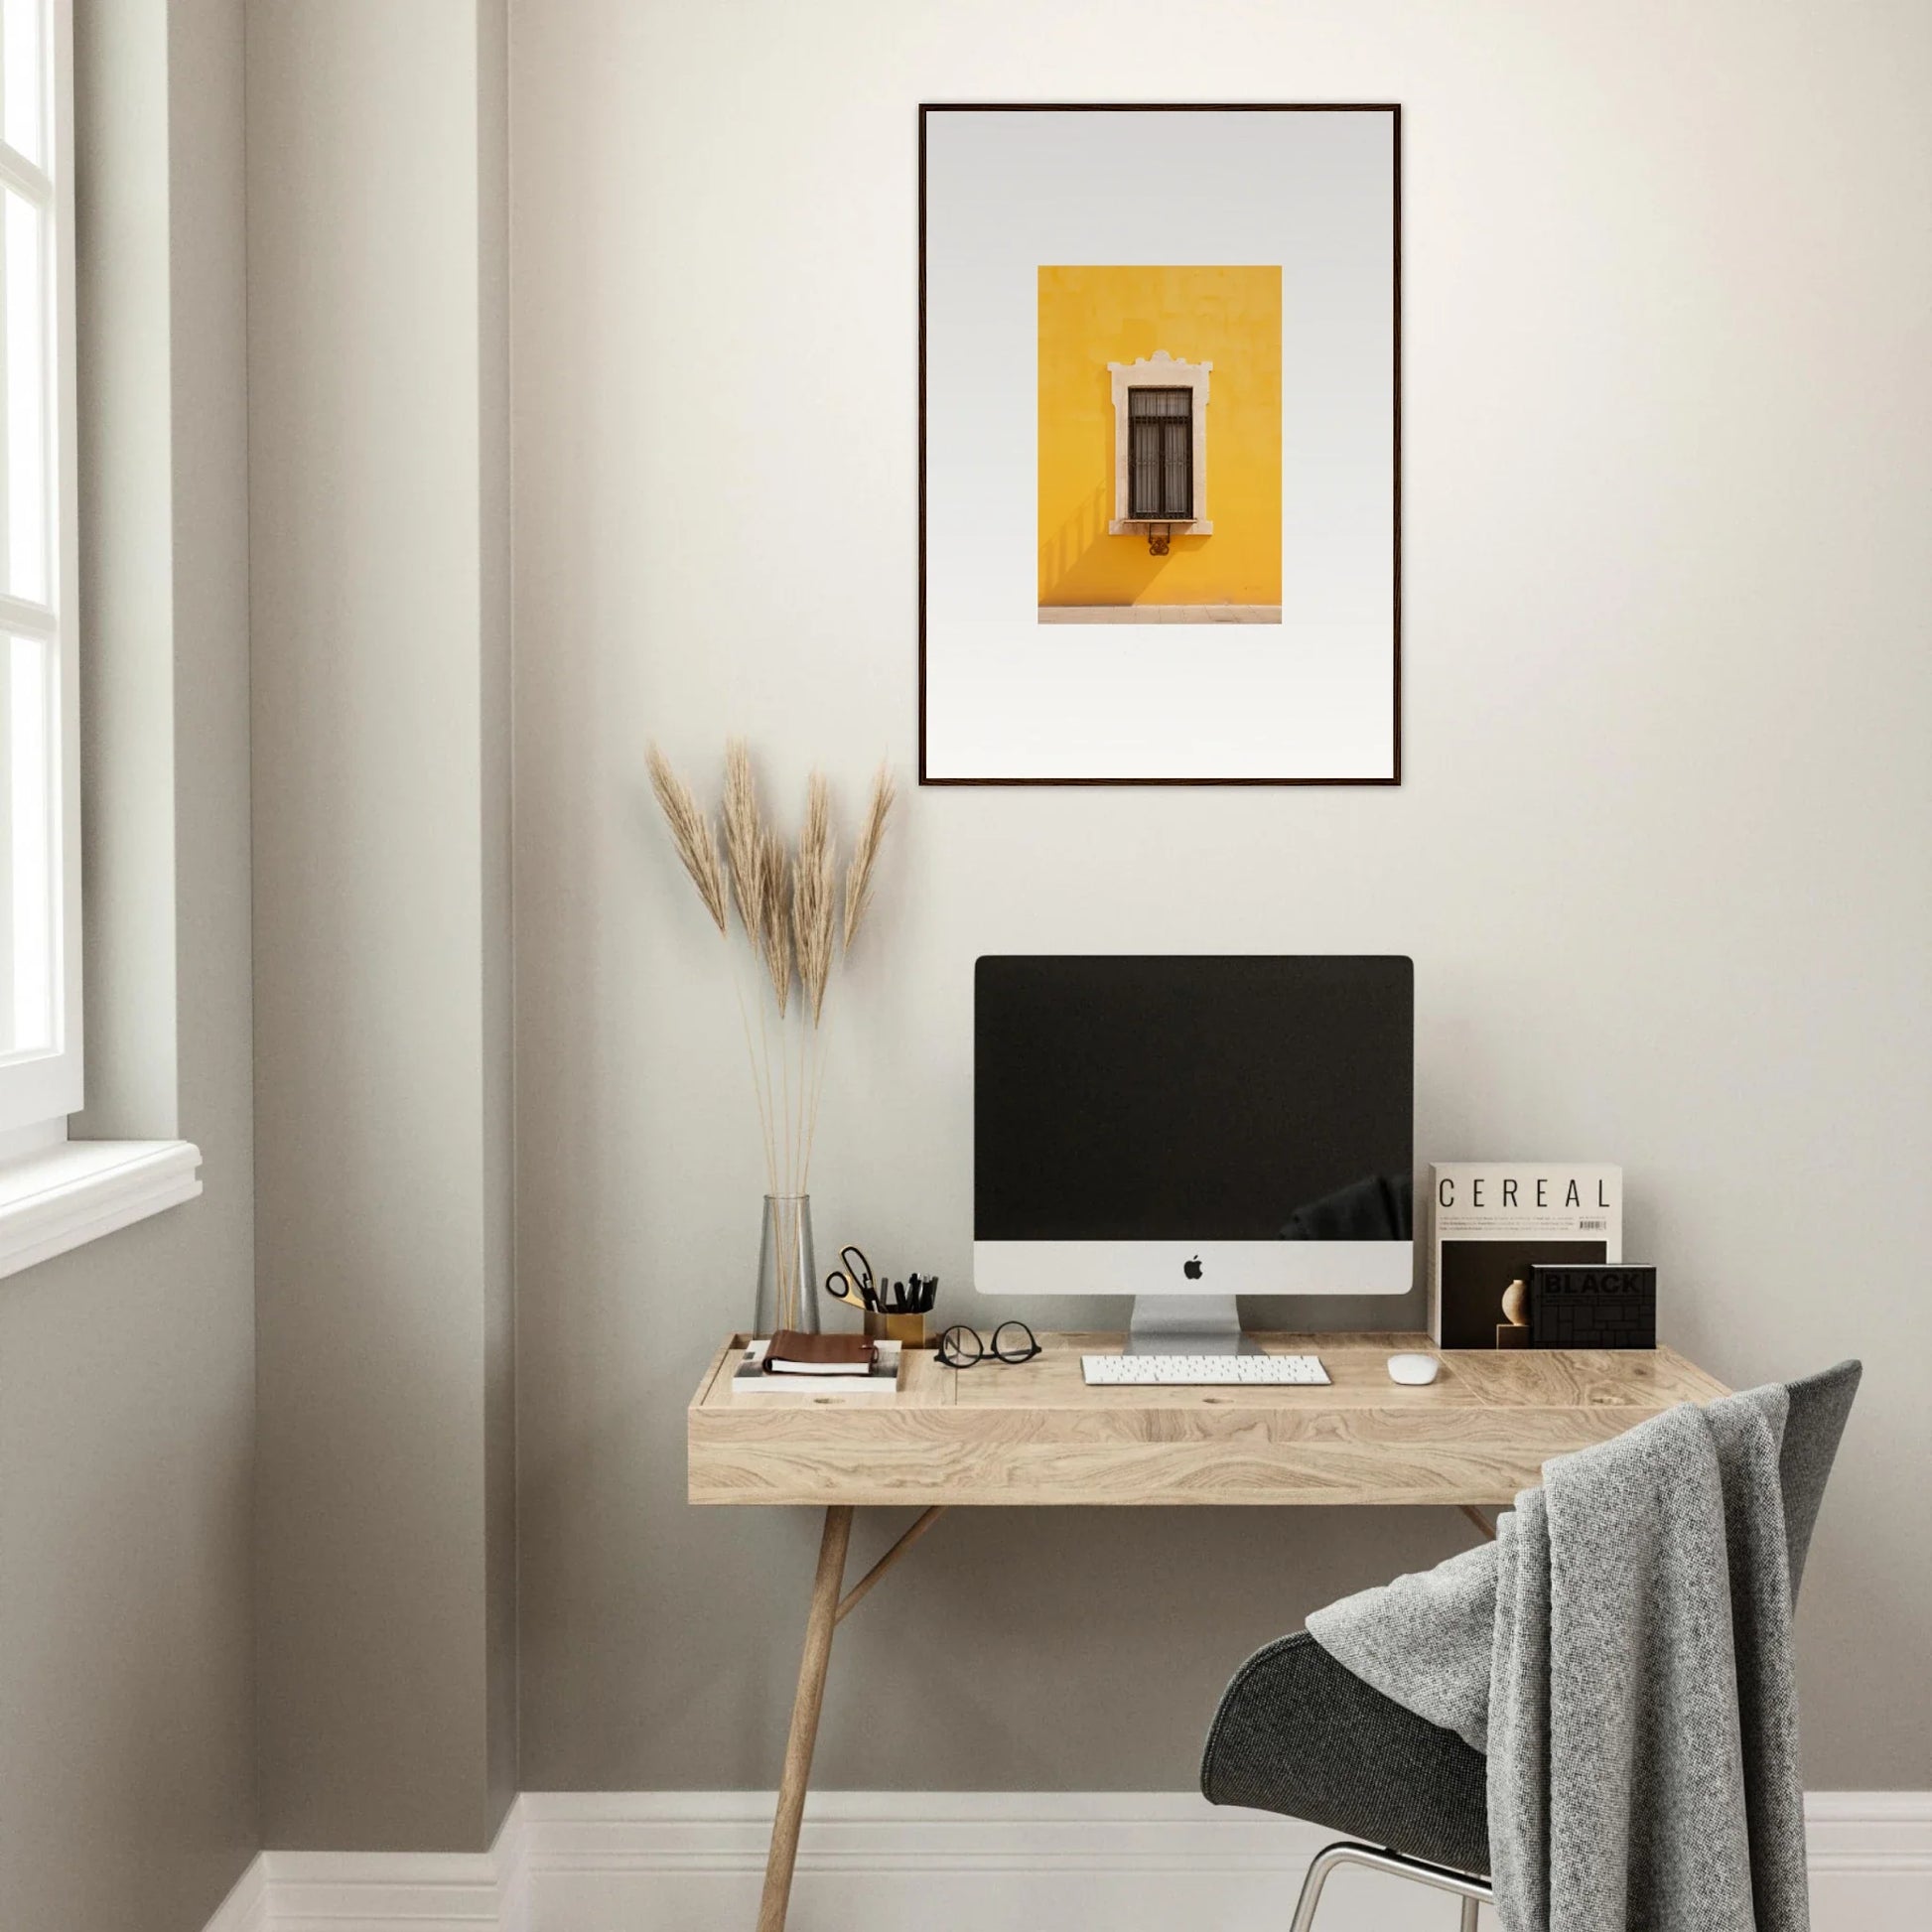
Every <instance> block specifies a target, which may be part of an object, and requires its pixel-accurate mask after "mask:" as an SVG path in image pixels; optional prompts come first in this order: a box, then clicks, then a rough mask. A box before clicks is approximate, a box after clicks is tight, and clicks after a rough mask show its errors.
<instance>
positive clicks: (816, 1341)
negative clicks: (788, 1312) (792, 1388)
mask: <svg viewBox="0 0 1932 1932" xmlns="http://www.w3.org/2000/svg"><path fill="white" fill-rule="evenodd" d="M878 1359H879V1349H878V1346H877V1345H876V1344H875V1343H874V1341H873V1340H872V1338H871V1337H870V1336H869V1335H808V1334H804V1333H801V1332H800V1331H799V1330H798V1329H796V1328H780V1329H779V1330H778V1332H777V1333H776V1334H775V1335H773V1336H772V1337H771V1345H770V1347H769V1348H767V1349H766V1350H765V1351H764V1372H765V1374H767V1375H850V1374H851V1373H852V1372H853V1370H854V1369H868V1368H870V1367H871V1366H872V1365H873V1363H874V1362H876V1361H877V1360H878Z"/></svg>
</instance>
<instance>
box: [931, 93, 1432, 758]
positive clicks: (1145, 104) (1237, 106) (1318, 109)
mask: <svg viewBox="0 0 1932 1932" xmlns="http://www.w3.org/2000/svg"><path fill="white" fill-rule="evenodd" d="M1130 112H1131V113H1149V114H1365V113H1373V114H1387V115H1389V116H1390V117H1391V138H1392V142H1393V151H1394V183H1393V186H1394V198H1393V220H1392V222H1391V246H1392V250H1393V257H1392V270H1393V279H1392V287H1393V300H1394V310H1395V313H1394V317H1393V324H1394V333H1393V341H1394V366H1393V368H1392V370H1391V377H1390V379H1391V382H1392V385H1393V388H1392V400H1393V405H1394V432H1395V448H1394V451H1393V453H1392V477H1393V486H1394V492H1395V494H1394V502H1393V505H1392V510H1393V518H1394V545H1393V555H1392V557H1391V560H1390V567H1391V570H1392V572H1393V593H1394V606H1393V617H1394V621H1393V623H1392V626H1391V629H1392V635H1391V638H1390V649H1391V652H1392V653H1393V660H1394V677H1393V686H1392V689H1393V714H1394V715H1393V717H1392V718H1391V720H1390V733H1391V746H1392V759H1391V764H1390V769H1389V772H1388V775H1387V776H1381V777H1365V778H1348V777H1316V778H1287V777H1285V778H1255V777H1211V778H1175V777H1121V778H1098V777H1069V778H1038V777H998V778H939V777H933V776H932V775H930V773H929V772H928V770H927V766H926V589H927V586H926V119H927V116H928V115H932V114H986V113H999V114H1085V113H1091V114H1119V113H1130ZM918 362H919V464H918V470H919V483H918V519H919V539H918V542H919V783H920V784H921V785H935V786H937V785H1399V784H1401V782H1402V108H1401V105H1400V104H1399V103H1398V102H1394V101H1134V100H1123V101H1091V100H1090V101H997V100H986V101H921V102H920V103H919V354H918Z"/></svg>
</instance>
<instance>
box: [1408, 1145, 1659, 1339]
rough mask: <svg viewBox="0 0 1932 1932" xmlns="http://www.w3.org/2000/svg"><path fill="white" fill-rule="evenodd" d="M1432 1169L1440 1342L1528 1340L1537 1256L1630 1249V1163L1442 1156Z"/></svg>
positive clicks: (1608, 1257)
mask: <svg viewBox="0 0 1932 1932" xmlns="http://www.w3.org/2000/svg"><path fill="white" fill-rule="evenodd" d="M1429 1178H1430V1247H1429V1321H1430V1333H1431V1335H1432V1336H1433V1337H1434V1338H1435V1342H1436V1346H1437V1347H1438V1348H1527V1347H1528V1346H1529V1342H1530V1330H1529V1318H1530V1313H1529V1281H1530V1266H1531V1264H1532V1263H1533V1262H1539V1261H1545V1262H1561V1261H1621V1260H1622V1259H1623V1170H1622V1169H1621V1168H1615V1167H1605V1166H1602V1165H1600V1164H1591V1163H1582V1162H1574V1161H1439V1162H1437V1163H1435V1164H1434V1165H1432V1167H1431V1168H1430V1170H1429Z"/></svg>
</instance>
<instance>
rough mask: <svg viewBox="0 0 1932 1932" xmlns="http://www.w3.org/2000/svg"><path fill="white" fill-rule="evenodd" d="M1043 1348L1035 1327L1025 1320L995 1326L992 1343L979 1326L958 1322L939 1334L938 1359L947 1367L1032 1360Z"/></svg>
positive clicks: (971, 1366) (1003, 1322) (972, 1366)
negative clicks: (991, 1344) (1040, 1347)
mask: <svg viewBox="0 0 1932 1932" xmlns="http://www.w3.org/2000/svg"><path fill="white" fill-rule="evenodd" d="M1039 1352H1040V1349H1039V1342H1038V1341H1037V1339H1036V1338H1035V1335H1034V1331H1033V1330H1032V1329H1031V1328H1030V1327H1028V1326H1027V1324H1026V1323H1025V1322H1024V1321H1002V1322H1001V1323H1000V1325H999V1326H998V1327H997V1328H995V1329H994V1330H993V1346H992V1347H991V1348H988V1347H987V1345H986V1343H985V1342H983V1341H982V1340H981V1339H980V1332H979V1330H978V1329H977V1328H969V1327H967V1326H966V1324H965V1323H964V1322H963V1321H960V1322H955V1323H954V1324H953V1325H952V1326H951V1327H950V1328H948V1329H947V1330H946V1332H945V1333H944V1334H943V1335H941V1336H940V1337H939V1359H940V1360H941V1361H942V1362H944V1363H945V1365H946V1366H947V1367H948V1368H974V1367H977V1366H978V1365H979V1364H980V1363H981V1362H984V1361H988V1360H998V1361H1002V1362H1030V1361H1032V1360H1033V1358H1034V1357H1035V1355H1037V1354H1038V1353H1039Z"/></svg>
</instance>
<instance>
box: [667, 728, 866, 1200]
mask: <svg viewBox="0 0 1932 1932" xmlns="http://www.w3.org/2000/svg"><path fill="white" fill-rule="evenodd" d="M647 761H648V765H649V770H650V784H651V790H652V792H653V793H654V794H655V795H656V798H657V803H658V806H659V808H660V809H661V810H662V812H663V814H664V821H665V823H666V825H667V826H669V828H670V833H671V842H672V844H673V845H674V846H675V847H676V849H677V855H678V858H679V859H680V860H681V861H682V862H683V865H684V870H685V871H686V873H688V874H689V875H690V878H691V883H692V884H693V885H694V886H695V887H696V888H697V889H698V897H700V898H701V899H703V901H704V907H705V911H706V912H707V913H708V914H709V915H710V917H711V921H712V923H713V924H714V925H715V926H716V927H717V928H718V930H719V932H720V933H721V934H724V935H725V936H726V937H727V938H729V937H730V909H731V907H732V906H733V905H734V904H735V905H736V906H737V907H738V917H739V923H740V925H741V926H742V927H743V928H744V931H745V936H746V938H747V939H748V940H749V942H750V944H751V949H752V953H753V956H754V958H755V959H756V961H757V964H758V966H759V967H761V968H762V978H763V981H764V983H765V985H766V986H768V987H769V989H770V993H771V1005H772V1006H773V1007H775V1008H776V1010H777V1021H778V1051H777V1055H776V1062H777V1063H776V1068H775V1074H776V1078H775V1081H774V1077H773V1075H774V1068H773V1064H772V1062H773V1054H772V1051H771V1039H770V1031H769V1026H768V1022H767V1008H766V1006H765V1004H764V1001H763V999H762V998H761V997H759V992H758V986H757V981H756V978H755V979H754V984H753V997H754V998H755V999H756V1000H757V1001H758V1008H759V1024H758V1038H757V1040H756V1042H755V1041H754V1040H753V1037H752V1031H751V1020H750V1016H749V1011H748V1012H747V1014H746V1032H745V1038H746V1045H747V1048H748V1050H749V1051H750V1053H751V1057H752V1071H753V1077H754V1079H755V1080H756V1081H757V1083H758V1090H759V1119H760V1121H761V1122H762V1124H763V1127H764V1147H765V1168H766V1174H767V1179H768V1181H769V1184H770V1191H771V1192H772V1193H774V1194H777V1193H793V1192H803V1191H804V1188H805V1183H806V1179H807V1176H808V1173H809V1170H810V1166H811V1146H812V1141H813V1138H814V1136H815V1133H816V1130H817V1125H818V1101H819V1095H820V1093H821V1091H822V1089H823V1083H824V1035H825V1032H826V1028H825V1018H826V1011H827V999H828V995H829V994H830V991H831V985H832V976H833V968H834V966H835V965H836V963H837V961H838V959H840V958H842V957H844V955H845V954H847V953H849V952H850V951H851V949H852V942H853V940H854V939H855V938H856V937H857V936H858V932H859V928H860V926H861V925H862V924H863V923H864V921H865V917H866V913H867V910H868V909H869V908H870V906H871V904H872V890H873V876H874V872H875V870H876V868H877V865H878V861H879V853H880V848H881V846H882V845H883V844H884V842H885V837H886V824H887V820H888V818H889V817H890V815H891V813H892V808H893V798H894V790H893V779H892V773H891V772H890V771H889V770H888V769H887V767H886V766H885V765H884V764H881V765H880V767H879V770H878V772H877V774H876V775H875V776H874V779H873V786H872V795H871V798H870V799H869V801H868V803H867V808H866V814H865V817H864V819H863V820H862V821H861V824H860V827H859V833H858V836H857V838H856V839H855V840H854V841H853V847H852V855H851V858H850V860H849V862H848V863H847V865H846V867H845V903H844V916H843V920H841V918H840V912H839V906H838V897H839V896H838V881H839V864H838V858H839V854H838V847H839V838H838V833H837V829H836V827H835V826H834V824H833V818H832V791H831V786H830V785H829V784H827V782H826V780H825V777H824V774H823V773H822V772H818V771H814V772H813V773H812V775H811V777H810V779H809V780H808V781H807V783H806V786H805V815H804V819H803V821H802V823H801V825H800V828H799V833H798V840H797V844H796V847H795V848H792V847H788V846H787V844H786V842H785V840H784V839H783V838H782V837H781V836H780V835H779V833H778V832H777V830H776V829H775V828H774V827H773V826H772V824H771V823H770V821H769V820H767V819H766V817H765V815H764V810H763V806H762V805H761V803H760V802H759V790H758V779H757V775H756V773H755V772H754V771H753V768H752V754H751V748H750V747H749V746H748V745H747V744H746V743H745V741H744V740H743V739H742V738H735V739H732V740H730V741H729V742H728V743H727V744H726V746H725V785H724V797H723V800H722V804H721V808H720V814H719V815H720V818H721V820H722V823H723V847H724V850H723V857H722V858H721V857H720V853H719V833H718V830H717V828H715V827H714V826H713V824H712V821H711V819H710V817H709V815H708V814H707V813H706V812H705V810H704V808H703V807H702V806H700V805H699V803H698V801H697V799H696V797H695V796H694V795H693V793H692V791H691V788H690V786H688V785H687V784H686V783H685V782H684V780H683V779H682V778H680V777H679V776H678V774H677V773H676V771H674V770H673V769H672V768H671V765H670V763H669V762H668V761H667V760H666V759H665V758H664V756H663V754H662V753H661V752H660V751H659V750H658V749H657V747H656V746H655V745H653V746H651V747H650V748H649V753H648V760H647ZM794 992H795V993H796V995H797V998H796V999H795V1000H794V998H793V994H794ZM739 998H740V1002H741V1005H743V1002H744V998H745V994H744V989H743V986H742V985H741V987H740V990H739ZM794 1010H795V1011H796V1012H797V1015H798V1024H797V1028H796V1029H795V1033H796V1054H797V1062H798V1064H797V1068H796V1073H797V1080H796V1087H795V1090H794V1085H793V1067H792V1051H793V1048H792V1037H793V1033H794V1030H793V1029H792V1028H791V1027H790V1026H789V1025H788V1021H789V1018H790V1015H791V1014H792V1012H793V1011H794ZM774 1122H777V1123H781V1126H780V1127H779V1128H777V1129H776V1130H774Z"/></svg>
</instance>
